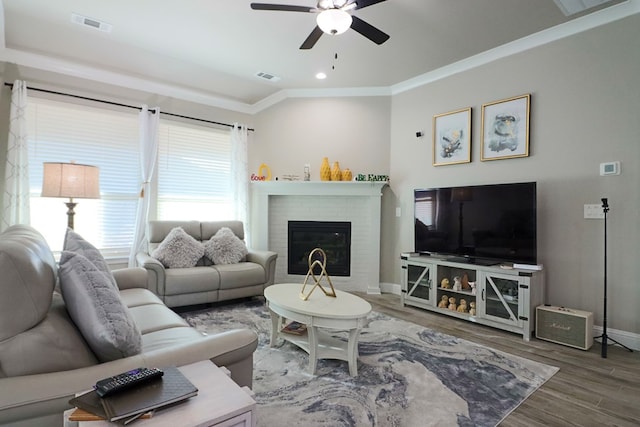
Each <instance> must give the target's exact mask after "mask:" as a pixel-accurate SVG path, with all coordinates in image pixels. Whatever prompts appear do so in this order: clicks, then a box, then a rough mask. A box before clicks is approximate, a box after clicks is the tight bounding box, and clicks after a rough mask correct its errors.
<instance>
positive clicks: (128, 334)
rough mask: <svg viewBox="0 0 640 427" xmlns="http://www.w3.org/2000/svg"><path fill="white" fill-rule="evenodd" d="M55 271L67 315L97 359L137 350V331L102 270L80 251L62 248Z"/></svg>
mask: <svg viewBox="0 0 640 427" xmlns="http://www.w3.org/2000/svg"><path fill="white" fill-rule="evenodd" d="M58 273H59V276H60V289H61V291H62V297H63V298H64V302H65V304H66V306H67V310H68V311H69V315H70V316H71V319H72V320H73V321H74V323H75V324H76V326H77V327H78V329H80V332H81V333H82V336H83V337H84V339H85V340H86V341H87V344H89V347H91V350H93V352H94V353H95V355H96V357H97V358H98V359H99V360H100V361H101V362H108V361H111V360H116V359H120V358H123V357H129V356H133V355H135V354H138V353H140V351H141V350H142V337H141V335H140V331H139V330H138V328H137V326H136V324H135V322H134V319H133V316H132V315H131V313H130V312H129V309H128V308H127V307H126V306H125V305H124V304H123V302H122V300H121V299H120V294H119V292H118V290H117V289H116V288H114V287H113V285H112V284H111V282H110V281H109V279H108V278H107V276H106V275H105V274H104V273H103V272H102V271H100V270H99V269H98V268H97V267H96V266H95V265H94V264H93V263H92V262H91V261H89V260H88V259H87V258H86V257H84V256H83V255H80V254H78V253H75V252H69V251H63V252H62V256H61V257H60V268H59V271H58Z"/></svg>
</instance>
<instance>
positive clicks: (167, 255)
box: [151, 227, 204, 268]
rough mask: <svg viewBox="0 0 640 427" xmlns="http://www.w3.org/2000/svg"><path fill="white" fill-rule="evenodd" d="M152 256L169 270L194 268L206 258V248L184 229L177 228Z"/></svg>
mask: <svg viewBox="0 0 640 427" xmlns="http://www.w3.org/2000/svg"><path fill="white" fill-rule="evenodd" d="M151 256H152V257H153V258H155V259H157V260H158V261H160V262H161V263H162V265H164V266H165V267H167V268H186V267H194V266H195V265H196V264H197V263H198V261H199V260H200V258H202V257H203V256H204V247H203V246H202V243H200V242H198V241H197V240H196V239H194V238H193V237H192V236H190V235H189V234H188V233H187V232H186V231H184V230H183V229H182V227H176V228H174V229H172V230H171V231H170V232H169V234H167V237H165V238H164V240H163V241H162V242H161V243H160V244H159V245H158V247H157V248H156V249H155V250H154V251H153V252H151Z"/></svg>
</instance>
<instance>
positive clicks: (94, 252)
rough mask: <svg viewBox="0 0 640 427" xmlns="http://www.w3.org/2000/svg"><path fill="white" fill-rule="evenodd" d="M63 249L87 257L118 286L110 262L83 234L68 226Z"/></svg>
mask: <svg viewBox="0 0 640 427" xmlns="http://www.w3.org/2000/svg"><path fill="white" fill-rule="evenodd" d="M62 250H63V251H70V252H75V253H77V254H80V255H82V256H84V257H85V258H87V259H88V260H89V261H91V263H92V264H93V265H95V266H96V268H97V269H98V270H100V271H102V272H103V273H104V274H105V275H106V276H107V278H108V279H109V281H110V282H111V284H113V286H114V287H115V288H116V289H117V288H118V284H117V283H116V280H115V279H114V277H113V274H111V269H110V268H109V264H107V261H106V260H105V259H104V257H103V256H102V254H101V253H100V251H99V250H98V249H96V247H95V246H93V245H92V244H91V243H89V242H87V241H86V240H84V239H83V238H82V236H80V235H79V234H78V233H76V232H75V231H73V229H71V228H67V233H66V234H65V236H64V245H63V247H62Z"/></svg>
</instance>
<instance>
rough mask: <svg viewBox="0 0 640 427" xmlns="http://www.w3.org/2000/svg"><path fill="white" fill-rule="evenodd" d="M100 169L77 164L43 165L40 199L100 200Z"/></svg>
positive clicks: (50, 163) (47, 163)
mask: <svg viewBox="0 0 640 427" xmlns="http://www.w3.org/2000/svg"><path fill="white" fill-rule="evenodd" d="M99 181H100V169H99V168H98V167H97V166H89V165H80V164H77V163H52V162H45V163H44V172H43V175H42V197H68V198H71V199H74V198H77V199H99V198H100V183H99Z"/></svg>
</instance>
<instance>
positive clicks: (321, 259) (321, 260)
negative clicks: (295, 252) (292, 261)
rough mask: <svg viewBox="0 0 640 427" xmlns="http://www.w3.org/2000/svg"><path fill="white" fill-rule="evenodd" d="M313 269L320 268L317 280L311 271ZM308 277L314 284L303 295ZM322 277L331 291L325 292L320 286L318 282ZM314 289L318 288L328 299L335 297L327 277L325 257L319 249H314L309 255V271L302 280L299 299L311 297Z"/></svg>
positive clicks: (304, 299)
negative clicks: (311, 278)
mask: <svg viewBox="0 0 640 427" xmlns="http://www.w3.org/2000/svg"><path fill="white" fill-rule="evenodd" d="M315 267H320V269H321V272H320V277H319V278H318V277H316V274H315V272H314V271H313V269H314V268H315ZM309 277H313V281H314V283H315V284H314V285H313V287H312V288H311V290H309V293H307V294H305V293H304V289H305V287H306V286H307V281H308V280H309ZM323 277H326V279H327V282H328V283H329V287H330V288H331V290H325V289H324V287H322V285H321V284H320V282H321V281H322V278H323ZM316 288H320V289H321V290H322V292H324V294H325V295H326V296H329V297H335V296H336V290H335V289H334V287H333V283H331V278H330V277H329V274H328V273H327V255H326V254H325V253H324V251H323V250H322V249H320V248H315V249H314V250H312V251H311V253H310V254H309V271H308V272H307V276H306V277H305V278H304V283H303V284H302V291H300V298H301V299H302V300H303V301H306V300H308V299H309V297H310V296H311V294H312V293H313V291H314V290H315V289H316Z"/></svg>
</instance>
